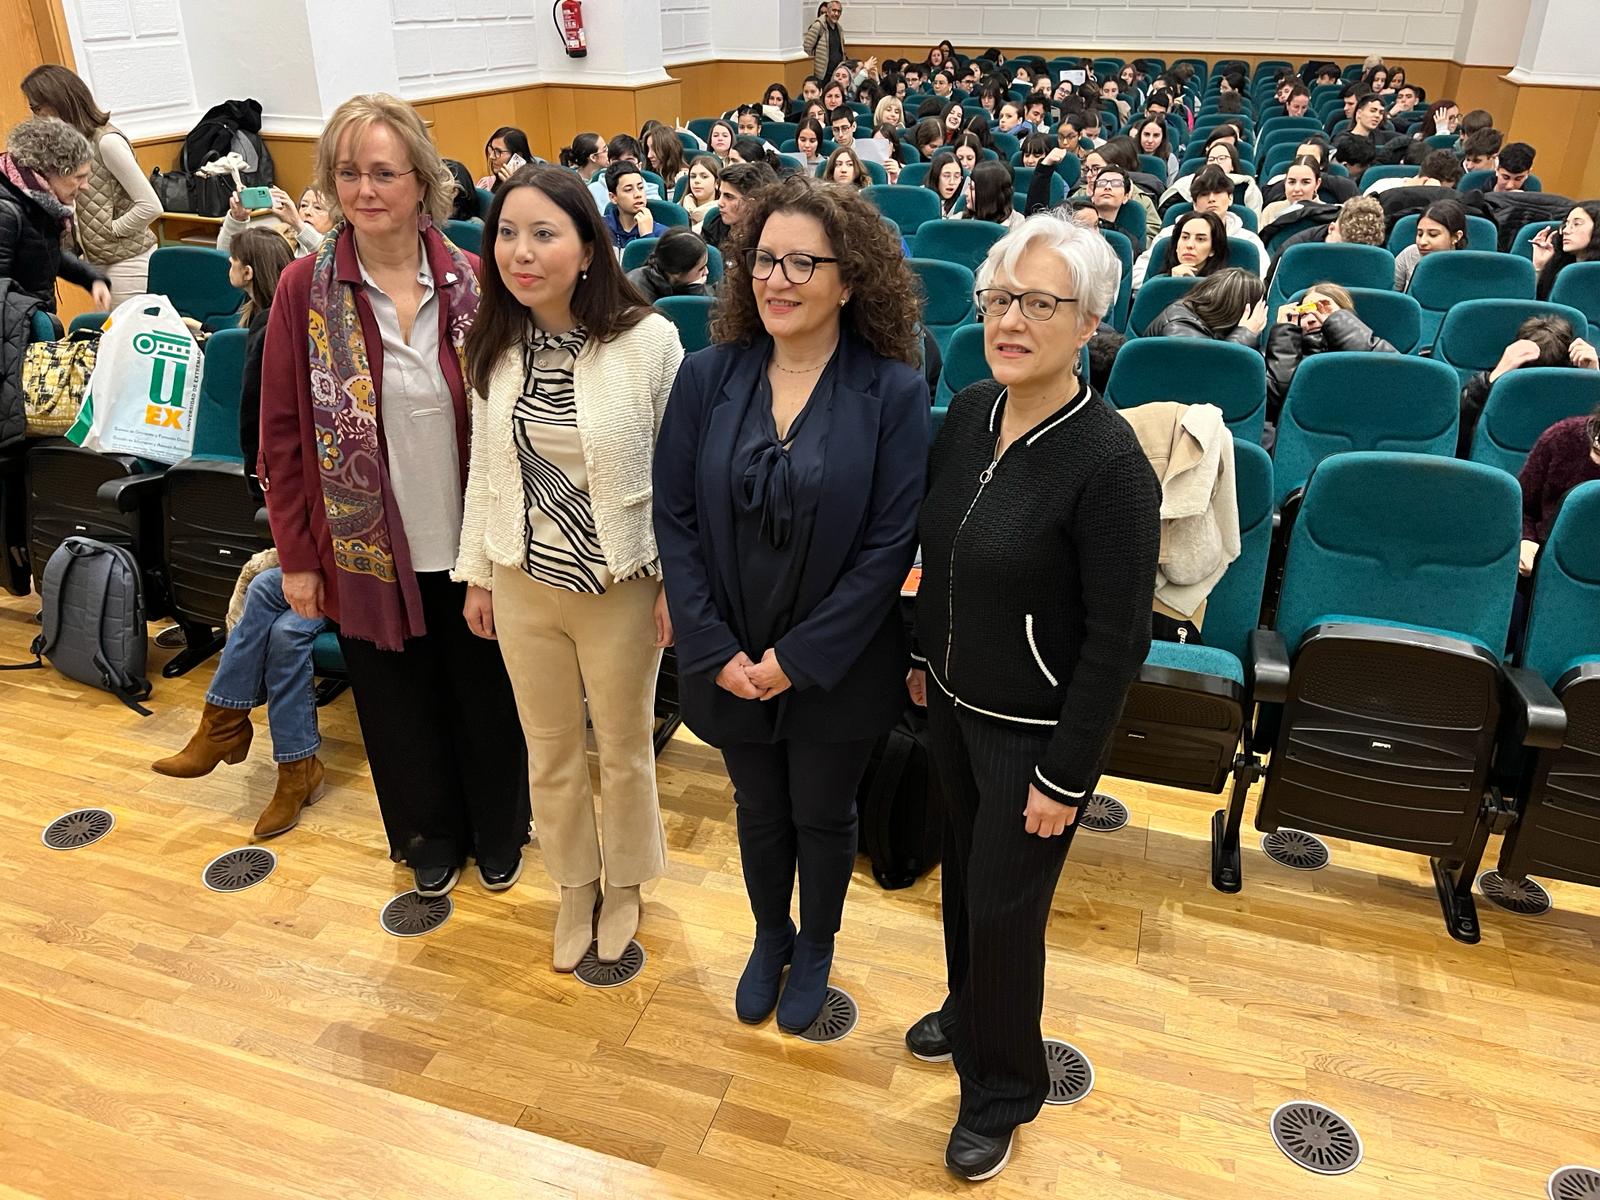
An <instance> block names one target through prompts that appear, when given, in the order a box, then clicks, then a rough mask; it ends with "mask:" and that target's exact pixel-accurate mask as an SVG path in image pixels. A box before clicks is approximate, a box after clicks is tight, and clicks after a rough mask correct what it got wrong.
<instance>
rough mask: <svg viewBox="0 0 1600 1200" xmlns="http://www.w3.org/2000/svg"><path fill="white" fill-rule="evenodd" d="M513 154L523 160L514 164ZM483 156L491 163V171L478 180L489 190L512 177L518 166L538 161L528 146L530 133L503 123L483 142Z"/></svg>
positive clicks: (480, 185) (482, 186) (481, 185)
mask: <svg viewBox="0 0 1600 1200" xmlns="http://www.w3.org/2000/svg"><path fill="white" fill-rule="evenodd" d="M513 156H514V157H516V158H520V159H521V160H522V162H520V163H516V164H513V163H512V158H513ZM483 157H484V161H486V162H487V163H488V164H489V173H488V174H487V175H485V176H484V177H483V178H482V179H480V180H478V186H479V187H481V188H483V189H484V190H485V191H489V192H492V191H494V189H495V188H497V187H499V186H500V185H501V184H502V183H504V182H505V181H506V180H507V179H509V178H511V174H512V172H513V171H515V170H516V169H517V168H518V167H521V166H525V165H527V164H528V163H531V162H535V161H537V160H536V159H535V158H534V157H533V151H532V150H531V149H530V148H529V146H528V135H527V134H525V133H523V132H522V130H520V129H517V128H516V127H514V126H511V125H502V126H500V128H499V129H496V130H495V131H494V132H493V133H491V134H490V135H489V140H488V141H487V142H485V143H484V144H483Z"/></svg>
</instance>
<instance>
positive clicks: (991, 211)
mask: <svg viewBox="0 0 1600 1200" xmlns="http://www.w3.org/2000/svg"><path fill="white" fill-rule="evenodd" d="M970 186H971V198H970V199H968V201H967V207H966V208H965V209H963V210H962V212H961V216H963V217H965V218H966V219H968V220H971V221H993V222H994V223H995V224H996V225H1004V226H1005V227H1006V228H1007V229H1015V228H1016V227H1017V226H1018V225H1020V224H1022V214H1021V213H1019V212H1018V211H1017V210H1016V208H1015V207H1014V205H1015V193H1014V192H1013V190H1012V176H1011V168H1010V166H1008V165H1007V164H1006V163H1003V162H981V163H979V164H978V165H977V166H976V167H974V168H973V171H972V176H971V179H970Z"/></svg>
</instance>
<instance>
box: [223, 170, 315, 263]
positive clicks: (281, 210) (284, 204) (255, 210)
mask: <svg viewBox="0 0 1600 1200" xmlns="http://www.w3.org/2000/svg"><path fill="white" fill-rule="evenodd" d="M268 219H273V220H276V221H277V222H278V223H279V225H280V226H281V228H282V229H283V232H284V234H285V236H287V237H288V239H289V241H290V243H291V244H292V245H293V247H294V255H295V257H296V258H301V257H303V256H305V255H307V254H311V253H312V252H314V251H315V250H316V248H317V247H318V246H320V245H321V244H322V235H323V234H325V233H327V232H328V230H330V229H332V228H333V215H332V214H331V213H330V212H329V211H328V202H327V200H326V199H325V198H324V197H323V195H322V193H321V192H319V191H317V189H316V188H307V189H306V190H305V191H303V192H301V193H300V202H299V203H298V204H296V203H295V202H294V199H293V198H292V197H291V196H290V195H289V193H288V192H286V191H284V190H283V189H282V188H280V187H264V188H260V187H258V188H241V189H239V190H237V191H235V192H234V193H233V197H232V199H230V200H229V201H228V213H227V216H225V217H223V219H222V228H221V229H220V230H218V231H217V249H218V250H223V251H226V250H228V249H229V248H230V247H231V246H232V245H233V239H234V238H236V237H238V236H239V234H240V233H241V232H242V231H243V230H245V229H247V228H249V227H251V226H253V225H258V224H261V223H262V222H263V221H266V220H268Z"/></svg>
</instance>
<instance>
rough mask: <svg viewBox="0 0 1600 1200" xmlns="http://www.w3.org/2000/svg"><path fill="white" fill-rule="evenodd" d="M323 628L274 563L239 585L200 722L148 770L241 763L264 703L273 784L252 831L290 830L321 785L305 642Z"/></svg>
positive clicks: (180, 773) (181, 773) (190, 774)
mask: <svg viewBox="0 0 1600 1200" xmlns="http://www.w3.org/2000/svg"><path fill="white" fill-rule="evenodd" d="M327 628H329V622H328V619H327V618H326V617H316V618H308V617H302V616H300V615H298V614H297V613H296V612H295V611H294V610H293V609H292V608H290V607H289V602H288V601H287V600H285V599H284V598H283V572H282V571H281V570H280V569H279V568H278V567H276V566H273V567H270V568H268V569H267V570H265V571H262V572H261V573H260V574H259V575H257V576H256V577H255V578H254V579H252V580H251V581H250V585H249V587H248V589H247V590H246V592H245V603H244V615H243V616H241V617H240V618H239V622H238V624H236V625H235V626H234V627H233V629H232V630H231V631H229V633H228V642H227V645H225V646H224V647H223V648H222V658H221V660H220V661H219V662H218V663H217V673H216V674H215V675H214V676H212V679H211V687H210V689H209V690H208V691H207V692H206V707H205V711H204V712H203V713H202V714H201V716H200V728H199V729H197V730H195V732H194V736H193V737H191V738H190V739H189V744H188V745H187V746H185V747H184V748H183V749H182V750H180V751H179V752H178V753H177V754H174V755H173V756H172V757H171V758H163V759H161V760H160V761H159V762H154V763H151V764H150V766H151V769H152V770H154V771H156V772H157V773H159V774H161V775H171V776H173V777H175V778H178V779H194V778H196V777H198V776H201V775H209V774H210V773H211V772H212V771H213V770H214V769H215V768H216V765H217V764H218V763H220V762H226V763H229V764H233V763H241V762H243V761H244V757H245V755H246V754H248V753H249V752H250V739H251V738H252V737H253V736H254V735H255V728H254V726H252V725H251V723H250V710H251V709H252V708H254V707H256V706H257V705H258V704H265V705H266V706H267V727H268V728H269V729H270V730H271V731H272V757H273V760H274V761H275V762H276V763H277V764H278V786H277V788H276V789H275V790H274V791H273V793H272V801H271V802H270V803H269V804H268V805H267V807H266V808H265V809H263V810H262V813H261V816H260V818H259V819H258V820H257V821H256V828H255V836H256V837H258V838H269V837H275V836H277V835H278V834H280V833H287V832H288V831H289V830H291V829H293V828H294V827H295V826H296V825H297V824H299V822H300V810H301V809H302V808H304V807H305V806H306V805H307V804H310V803H311V802H312V801H314V800H315V799H316V797H317V793H318V791H319V790H320V788H321V787H322V763H321V761H320V760H318V758H317V751H318V749H320V748H321V746H322V736H321V734H319V733H318V732H317V704H316V697H315V693H314V691H313V686H312V680H311V643H312V642H313V641H315V640H316V636H317V634H319V633H321V632H322V631H323V630H324V629H327Z"/></svg>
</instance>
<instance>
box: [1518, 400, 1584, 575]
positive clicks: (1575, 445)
mask: <svg viewBox="0 0 1600 1200" xmlns="http://www.w3.org/2000/svg"><path fill="white" fill-rule="evenodd" d="M1520 479H1521V481H1522V536H1523V537H1524V538H1526V539H1527V540H1529V541H1532V542H1538V543H1540V544H1541V545H1543V544H1544V541H1545V539H1546V538H1548V537H1549V536H1550V530H1551V528H1552V527H1553V526H1554V525H1555V523H1556V514H1557V513H1559V512H1560V511H1561V502H1562V501H1563V500H1565V499H1566V498H1567V493H1568V492H1570V491H1571V490H1572V489H1573V488H1575V487H1577V486H1578V485H1579V484H1580V483H1587V482H1588V481H1589V480H1591V479H1600V466H1596V465H1595V462H1594V459H1592V458H1590V457H1589V418H1588V417H1568V418H1567V419H1566V420H1564V421H1557V422H1556V423H1555V424H1554V425H1552V426H1550V428H1549V429H1546V430H1545V431H1544V432H1543V433H1542V434H1540V435H1539V440H1538V441H1537V442H1535V443H1534V445H1533V449H1532V450H1531V451H1530V452H1529V453H1528V461H1527V462H1525V463H1524V464H1523V466H1522V474H1521V476H1520Z"/></svg>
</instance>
